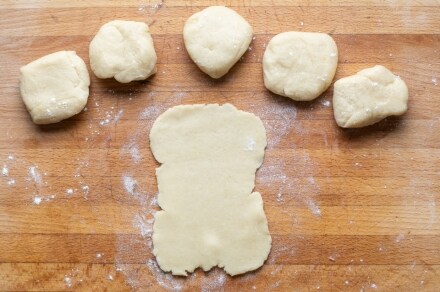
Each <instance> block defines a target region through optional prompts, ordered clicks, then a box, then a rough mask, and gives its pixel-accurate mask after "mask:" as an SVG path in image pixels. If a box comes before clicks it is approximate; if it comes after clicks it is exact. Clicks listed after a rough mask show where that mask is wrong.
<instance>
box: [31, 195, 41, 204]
mask: <svg viewBox="0 0 440 292" xmlns="http://www.w3.org/2000/svg"><path fill="white" fill-rule="evenodd" d="M42 200H43V199H41V197H38V196H36V197H34V200H33V203H34V204H35V205H40V203H41V201H42Z"/></svg>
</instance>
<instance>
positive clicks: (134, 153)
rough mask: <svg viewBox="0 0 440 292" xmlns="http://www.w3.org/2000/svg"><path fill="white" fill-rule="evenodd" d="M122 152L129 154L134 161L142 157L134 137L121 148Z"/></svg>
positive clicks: (137, 161) (138, 160)
mask: <svg viewBox="0 0 440 292" xmlns="http://www.w3.org/2000/svg"><path fill="white" fill-rule="evenodd" d="M121 153H122V154H129V155H130V157H131V160H132V161H133V162H134V163H139V162H140V161H141V159H142V154H141V152H140V150H139V146H138V144H137V143H136V141H135V140H134V139H131V141H130V142H129V143H127V144H125V145H124V146H123V147H122V149H121Z"/></svg>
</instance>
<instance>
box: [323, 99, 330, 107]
mask: <svg viewBox="0 0 440 292" xmlns="http://www.w3.org/2000/svg"><path fill="white" fill-rule="evenodd" d="M321 104H322V105H323V106H325V107H329V106H330V104H331V102H330V100H327V99H322V100H321Z"/></svg>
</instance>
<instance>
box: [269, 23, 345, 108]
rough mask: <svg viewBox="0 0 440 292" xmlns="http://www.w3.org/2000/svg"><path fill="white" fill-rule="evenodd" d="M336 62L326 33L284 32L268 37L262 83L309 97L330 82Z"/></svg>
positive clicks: (278, 91)
mask: <svg viewBox="0 0 440 292" xmlns="http://www.w3.org/2000/svg"><path fill="white" fill-rule="evenodd" d="M337 65H338V48H337V47H336V43H335V41H334V40H333V39H332V37H330V36H329V35H327V34H324V33H311V32H295V31H291V32H283V33H280V34H278V35H276V36H274V37H273V38H272V39H271V40H270V42H269V44H268V45H267V47H266V51H265V52H264V56H263V72H264V85H265V86H266V88H267V89H269V90H270V91H272V92H273V93H276V94H279V95H282V96H286V97H290V98H291V99H294V100H298V101H307V100H312V99H315V98H317V97H318V96H319V95H321V93H323V92H324V91H325V90H326V89H327V88H328V87H329V86H330V84H331V82H332V80H333V77H334V76H335V72H336V67H337Z"/></svg>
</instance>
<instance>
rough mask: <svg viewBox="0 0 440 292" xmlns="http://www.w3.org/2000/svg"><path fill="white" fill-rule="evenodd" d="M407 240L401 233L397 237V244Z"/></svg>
mask: <svg viewBox="0 0 440 292" xmlns="http://www.w3.org/2000/svg"><path fill="white" fill-rule="evenodd" d="M404 238H405V235H403V233H399V234H398V235H397V236H396V240H395V241H396V242H397V243H399V242H401V241H402V240H403V239H404Z"/></svg>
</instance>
